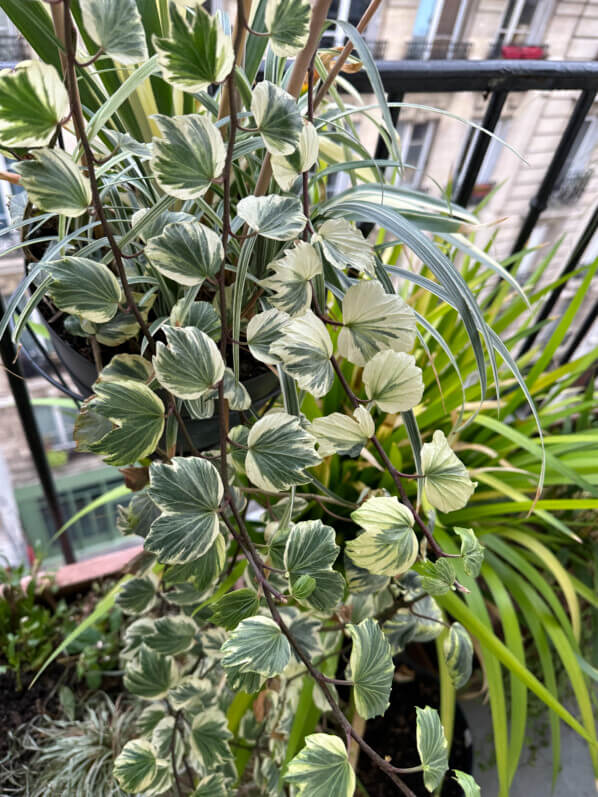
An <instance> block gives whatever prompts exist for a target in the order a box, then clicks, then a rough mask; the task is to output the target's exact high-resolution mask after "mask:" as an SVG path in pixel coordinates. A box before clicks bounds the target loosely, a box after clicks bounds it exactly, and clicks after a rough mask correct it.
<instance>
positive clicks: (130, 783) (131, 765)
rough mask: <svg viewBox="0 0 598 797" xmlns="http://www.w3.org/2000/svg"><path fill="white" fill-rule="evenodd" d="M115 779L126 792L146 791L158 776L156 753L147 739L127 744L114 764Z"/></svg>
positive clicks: (134, 740)
mask: <svg viewBox="0 0 598 797" xmlns="http://www.w3.org/2000/svg"><path fill="white" fill-rule="evenodd" d="M113 774H114V777H115V779H116V781H117V782H118V784H119V786H121V788H122V789H124V791H126V792H132V793H138V792H140V791H145V790H146V789H147V787H148V786H149V785H150V783H151V782H152V781H153V779H154V778H155V776H156V751H155V750H154V748H153V746H152V745H151V744H150V742H148V741H147V740H146V739H133V740H132V741H130V742H127V743H126V744H125V746H124V747H123V749H122V752H121V753H120V755H119V756H118V757H117V758H116V760H115V762H114V770H113Z"/></svg>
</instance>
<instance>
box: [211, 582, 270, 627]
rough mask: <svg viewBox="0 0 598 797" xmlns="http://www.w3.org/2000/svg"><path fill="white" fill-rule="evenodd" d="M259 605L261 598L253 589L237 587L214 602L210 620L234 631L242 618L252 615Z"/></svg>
mask: <svg viewBox="0 0 598 797" xmlns="http://www.w3.org/2000/svg"><path fill="white" fill-rule="evenodd" d="M259 605H260V601H259V598H258V596H257V594H256V593H255V592H254V591H253V590H252V589H237V590H235V591H234V592H229V593H228V595H224V596H223V597H222V598H220V600H218V601H216V603H213V604H212V616H211V617H210V622H211V623H213V624H214V625H216V626H219V627H221V628H226V630H227V631H232V630H233V629H234V628H236V627H237V626H238V625H239V623H240V622H241V620H245V619H246V618H247V617H252V616H253V615H254V614H255V613H256V612H257V610H258V608H259Z"/></svg>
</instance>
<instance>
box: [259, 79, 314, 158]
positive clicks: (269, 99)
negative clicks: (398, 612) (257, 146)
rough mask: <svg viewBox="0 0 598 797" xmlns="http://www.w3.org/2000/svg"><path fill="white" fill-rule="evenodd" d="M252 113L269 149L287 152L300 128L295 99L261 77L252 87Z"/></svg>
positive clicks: (279, 152) (296, 144) (297, 141)
mask: <svg viewBox="0 0 598 797" xmlns="http://www.w3.org/2000/svg"><path fill="white" fill-rule="evenodd" d="M251 113H252V114H253V117H254V119H255V122H256V124H257V127H258V130H259V132H260V135H261V137H262V139H263V141H264V144H265V145H266V149H267V150H268V152H271V153H272V154H273V155H290V154H291V152H294V151H295V150H296V149H297V146H298V144H299V134H300V133H301V130H302V128H303V123H302V121H301V114H300V112H299V106H298V105H297V101H296V100H295V99H294V98H293V97H291V95H290V94H288V93H287V92H286V91H284V89H281V88H280V87H279V86H276V85H274V83H270V81H269V80H262V81H261V82H260V83H258V84H257V86H256V87H255V88H254V90H253V94H252V97H251Z"/></svg>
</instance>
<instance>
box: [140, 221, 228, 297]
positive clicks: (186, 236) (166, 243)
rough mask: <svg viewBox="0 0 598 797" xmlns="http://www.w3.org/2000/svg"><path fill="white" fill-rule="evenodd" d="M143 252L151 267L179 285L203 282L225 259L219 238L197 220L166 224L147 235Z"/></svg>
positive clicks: (215, 272) (216, 270)
mask: <svg viewBox="0 0 598 797" xmlns="http://www.w3.org/2000/svg"><path fill="white" fill-rule="evenodd" d="M145 254H146V256H147V257H148V258H149V260H150V262H151V264H152V265H153V266H154V268H157V269H158V271H160V272H161V273H162V274H164V276H166V277H169V278H170V279H172V280H174V281H175V282H178V283H179V285H202V284H203V282H204V280H206V279H207V278H208V277H213V276H214V275H215V274H217V273H218V271H219V270H220V266H221V265H222V261H223V259H224V249H223V248H222V241H221V240H220V236H219V235H217V234H216V233H215V232H214V231H213V230H210V228H209V227H206V226H205V225H203V224H200V222H198V221H195V220H194V221H181V222H175V223H174V224H168V225H167V226H166V227H165V228H164V232H163V233H162V234H161V235H158V236H156V237H155V238H150V240H149V241H148V243H147V246H146V249H145Z"/></svg>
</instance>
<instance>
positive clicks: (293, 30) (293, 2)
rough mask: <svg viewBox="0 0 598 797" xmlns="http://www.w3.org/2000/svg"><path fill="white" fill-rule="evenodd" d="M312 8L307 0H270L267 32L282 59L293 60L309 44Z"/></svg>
mask: <svg viewBox="0 0 598 797" xmlns="http://www.w3.org/2000/svg"><path fill="white" fill-rule="evenodd" d="M310 17H311V8H310V5H309V3H308V2H305V0H268V2H267V3H266V13H265V21H266V30H267V31H268V33H269V34H270V47H271V48H272V50H273V51H274V53H275V54H276V55H278V56H279V57H280V58H293V57H294V56H295V55H297V53H298V52H299V50H301V49H303V47H305V45H306V43H307V37H308V35H309V20H310Z"/></svg>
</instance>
